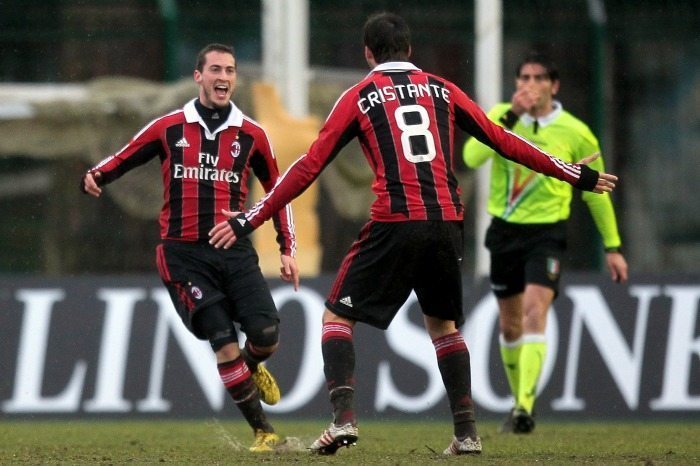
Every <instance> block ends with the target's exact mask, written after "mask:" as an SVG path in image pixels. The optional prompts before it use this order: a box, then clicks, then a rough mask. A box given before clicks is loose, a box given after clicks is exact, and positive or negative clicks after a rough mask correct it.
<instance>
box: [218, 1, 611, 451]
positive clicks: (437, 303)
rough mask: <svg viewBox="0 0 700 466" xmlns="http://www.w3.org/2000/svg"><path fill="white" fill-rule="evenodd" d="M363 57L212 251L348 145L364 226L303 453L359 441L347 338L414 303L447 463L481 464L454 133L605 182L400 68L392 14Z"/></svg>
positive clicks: (348, 265)
mask: <svg viewBox="0 0 700 466" xmlns="http://www.w3.org/2000/svg"><path fill="white" fill-rule="evenodd" d="M364 43H365V48H364V54H365V58H366V60H367V63H368V64H369V66H370V67H371V68H372V71H371V72H370V73H369V75H367V77H366V78H365V79H363V80H362V81H360V82H359V83H357V84H356V85H354V86H352V87H351V88H350V89H348V90H346V91H345V92H344V93H343V94H342V95H341V96H340V98H339V99H338V101H337V102H336V104H335V106H334V107H333V109H332V110H331V113H330V115H329V116H328V118H327V120H326V122H325V124H324V126H323V128H322V129H321V131H320V133H319V136H318V139H317V140H316V141H315V142H314V143H313V144H312V145H311V147H310V148H309V150H308V152H307V153H306V154H304V155H302V156H301V157H300V158H299V159H298V160H297V161H296V162H295V163H293V164H292V166H291V167H290V168H289V169H288V170H287V172H286V173H285V174H284V175H283V176H282V178H281V179H280V181H279V182H278V183H277V185H276V186H275V187H274V189H273V190H272V191H270V192H269V193H268V194H267V195H266V196H264V197H263V199H261V200H260V201H259V202H258V203H257V204H255V205H254V206H253V207H252V208H251V209H250V211H248V212H245V213H239V212H226V213H227V215H230V216H231V218H230V219H229V220H228V221H226V222H221V223H219V224H217V225H216V226H215V227H214V228H213V229H212V231H211V232H210V235H211V243H212V244H213V245H215V246H217V247H221V248H227V247H230V246H231V245H233V244H235V241H236V239H237V238H242V237H244V236H245V235H247V234H248V233H250V232H251V231H252V230H253V229H254V228H255V227H257V226H259V225H260V224H262V223H263V222H264V221H265V220H267V219H268V218H270V215H271V214H272V213H273V212H275V211H277V210H278V209H279V208H280V207H281V206H283V205H285V204H287V203H288V202H289V201H291V200H292V199H293V198H294V197H296V196H298V195H299V194H301V193H302V192H303V191H304V189H305V188H306V187H307V186H309V184H311V183H312V182H313V181H314V180H315V179H316V177H317V176H318V174H319V173H320V172H321V170H323V168H324V167H325V166H326V165H327V164H329V163H331V162H332V161H333V158H334V157H335V156H336V155H337V154H338V151H339V150H340V149H341V148H342V147H343V146H344V145H345V144H346V143H347V142H348V141H350V140H351V139H352V138H355V137H357V138H359V141H360V144H361V146H362V148H363V151H364V153H365V156H366V158H367V162H368V163H369V164H370V166H371V167H372V169H373V171H374V174H375V180H374V183H373V185H372V189H373V191H374V193H375V194H376V196H377V199H376V201H375V202H374V204H373V205H372V207H371V219H370V221H369V222H368V223H367V224H366V225H365V226H364V228H362V230H361V231H360V234H359V236H358V239H357V241H356V242H355V243H354V244H353V245H352V246H351V248H350V250H349V252H348V254H347V255H346V257H345V259H344V260H343V263H342V264H341V266H340V270H339V271H338V274H337V277H336V279H335V282H334V284H333V287H332V288H331V291H330V293H329V295H328V297H327V300H326V310H325V312H324V315H323V329H322V353H323V359H324V371H325V376H326V381H327V386H328V389H329V391H330V399H331V404H332V405H333V417H334V419H333V422H332V423H331V425H330V426H329V427H328V428H327V429H326V430H325V431H324V432H323V434H322V435H321V436H320V437H319V438H318V439H317V440H316V441H315V442H314V443H313V444H312V445H311V450H313V451H315V452H318V453H321V454H333V453H335V452H336V451H337V450H338V448H340V447H341V446H343V445H350V444H354V443H355V442H356V441H357V438H358V429H357V419H356V416H355V414H356V413H355V410H354V403H353V395H354V390H355V388H354V386H355V381H354V367H355V356H354V355H355V353H354V348H353V338H352V336H353V328H354V325H355V323H356V322H364V323H366V324H369V325H372V326H374V327H377V328H380V329H386V328H387V327H388V326H389V324H390V323H391V321H392V319H393V318H394V316H395V315H396V313H397V312H398V310H399V309H400V308H401V306H402V305H403V304H404V302H405V301H406V299H407V298H408V296H409V294H410V293H411V292H412V291H415V293H416V295H417V297H418V302H419V303H420V306H421V309H422V311H423V314H424V323H425V327H426V329H427V332H428V335H429V336H430V338H431V340H432V342H433V345H434V348H435V353H436V356H437V364H438V367H439V370H440V373H441V374H442V379H443V382H444V384H445V388H446V391H447V397H448V400H449V404H450V409H451V412H452V417H453V426H454V427H453V429H454V437H453V439H452V441H451V443H450V445H449V446H448V447H447V448H446V449H445V451H444V453H445V454H447V455H455V454H468V453H480V452H481V439H480V438H479V437H478V436H477V431H476V425H475V419H474V403H473V401H472V396H471V369H470V362H469V361H470V358H469V350H468V349H467V345H466V344H465V342H464V339H463V338H462V334H461V333H460V332H459V330H458V328H459V327H460V326H461V325H462V323H463V322H464V316H463V310H462V276H461V265H462V264H461V262H462V250H463V246H464V241H463V215H464V207H463V206H462V203H461V200H460V199H461V197H460V189H459V186H458V184H457V178H456V176H455V173H454V168H453V167H454V164H455V159H454V153H455V151H454V135H455V131H456V130H457V127H459V128H460V129H462V130H464V131H466V132H468V133H470V134H472V135H474V136H475V137H477V138H478V139H479V140H480V141H483V142H484V143H486V144H488V145H489V146H491V147H493V148H494V149H495V150H497V151H498V152H499V153H500V154H502V155H503V156H504V157H508V158H510V159H513V160H515V161H517V162H519V163H523V164H526V165H528V166H530V167H532V168H534V169H535V170H537V171H540V172H543V173H545V174H547V175H550V176H554V177H557V178H559V179H562V180H564V181H566V182H568V183H570V184H573V185H575V186H577V187H578V188H581V189H586V190H591V191H596V192H604V191H610V190H612V189H613V188H614V181H615V180H616V177H615V176H613V175H608V174H604V173H603V174H600V173H598V172H596V171H594V170H591V169H590V168H588V167H586V166H585V165H582V164H571V163H564V162H562V161H561V160H559V159H557V158H555V157H552V156H550V155H548V154H546V153H544V152H542V151H540V150H539V149H537V148H536V147H535V146H534V145H532V144H530V143H528V142H526V141H525V140H523V139H521V138H519V137H517V136H514V135H513V134H511V133H509V132H507V131H505V130H504V129H503V128H502V127H500V126H498V125H495V124H493V123H492V122H491V121H490V120H489V119H488V118H486V115H484V113H483V111H482V110H481V109H480V108H479V107H478V106H477V105H476V104H475V103H474V102H473V101H472V100H471V99H470V98H469V97H468V96H467V95H466V94H465V93H464V92H463V91H461V90H460V89H459V88H458V87H457V86H456V85H454V84H453V83H451V82H449V81H446V80H445V79H443V78H441V77H439V76H436V75H433V74H430V73H426V72H424V71H422V70H420V69H419V68H418V67H416V66H415V65H414V64H412V63H410V62H409V61H408V59H409V56H410V54H411V45H410V32H409V29H408V26H407V24H406V23H405V21H404V20H403V19H402V18H401V17H399V16H397V15H395V14H391V13H378V14H376V15H373V16H371V17H370V18H369V19H368V20H367V22H366V23H365V28H364Z"/></svg>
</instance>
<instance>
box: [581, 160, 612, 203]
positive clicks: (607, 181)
mask: <svg viewBox="0 0 700 466" xmlns="http://www.w3.org/2000/svg"><path fill="white" fill-rule="evenodd" d="M598 157H600V154H593V155H589V156H588V157H585V158H583V159H581V160H580V161H579V162H578V163H579V164H580V165H588V164H589V163H591V162H593V161H594V160H595V159H597V158H598ZM616 181H617V176H615V175H612V174H610V173H600V172H599V173H598V183H596V185H595V188H593V189H592V190H591V191H593V192H594V193H597V194H603V193H610V192H612V191H613V189H615V182H616Z"/></svg>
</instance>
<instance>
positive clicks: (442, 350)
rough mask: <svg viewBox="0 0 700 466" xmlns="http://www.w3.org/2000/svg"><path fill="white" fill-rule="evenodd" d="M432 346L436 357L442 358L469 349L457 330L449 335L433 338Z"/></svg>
mask: <svg viewBox="0 0 700 466" xmlns="http://www.w3.org/2000/svg"><path fill="white" fill-rule="evenodd" d="M433 346H434V347H435V353H437V357H438V359H442V358H444V357H445V356H447V355H449V354H452V353H457V352H466V351H469V349H468V348H467V343H466V342H465V341H464V338H463V337H462V334H461V333H459V332H454V333H450V334H449V335H445V336H443V337H439V338H436V339H434V340H433Z"/></svg>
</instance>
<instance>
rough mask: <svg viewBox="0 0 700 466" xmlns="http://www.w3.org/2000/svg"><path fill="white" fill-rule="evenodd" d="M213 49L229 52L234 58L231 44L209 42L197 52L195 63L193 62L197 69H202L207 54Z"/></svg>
mask: <svg viewBox="0 0 700 466" xmlns="http://www.w3.org/2000/svg"><path fill="white" fill-rule="evenodd" d="M213 51H216V52H221V53H230V54H231V56H232V57H233V58H236V54H235V53H234V51H233V46H231V45H224V44H216V43H214V44H209V45H207V46H205V47H204V48H203V49H202V50H200V51H199V53H198V54H197V63H196V64H195V69H196V70H197V71H200V72H201V71H204V63H206V61H207V54H208V53H209V52H213Z"/></svg>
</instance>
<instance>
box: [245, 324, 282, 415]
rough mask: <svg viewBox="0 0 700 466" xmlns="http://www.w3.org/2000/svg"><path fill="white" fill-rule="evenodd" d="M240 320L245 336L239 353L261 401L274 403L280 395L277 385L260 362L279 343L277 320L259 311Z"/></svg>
mask: <svg viewBox="0 0 700 466" xmlns="http://www.w3.org/2000/svg"><path fill="white" fill-rule="evenodd" d="M240 322H241V329H242V330H243V331H244V332H245V334H246V337H247V339H246V342H245V346H244V347H243V350H242V351H241V354H242V355H243V359H244V360H245V362H246V364H248V367H249V368H250V371H251V373H252V377H253V382H255V385H257V387H258V389H259V390H260V396H261V398H262V401H263V402H265V403H267V404H269V405H273V404H276V403H277V402H279V400H280V397H281V393H280V389H279V386H278V385H277V381H276V380H275V378H274V377H273V376H272V374H271V373H270V371H269V370H268V369H267V368H266V367H265V365H264V364H262V363H263V362H264V361H266V360H267V359H268V358H269V357H270V356H272V354H273V353H274V352H275V350H276V349H277V346H278V344H279V320H278V318H277V317H276V316H274V317H272V316H271V315H270V314H269V313H259V314H254V315H251V316H245V317H242V318H240Z"/></svg>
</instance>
